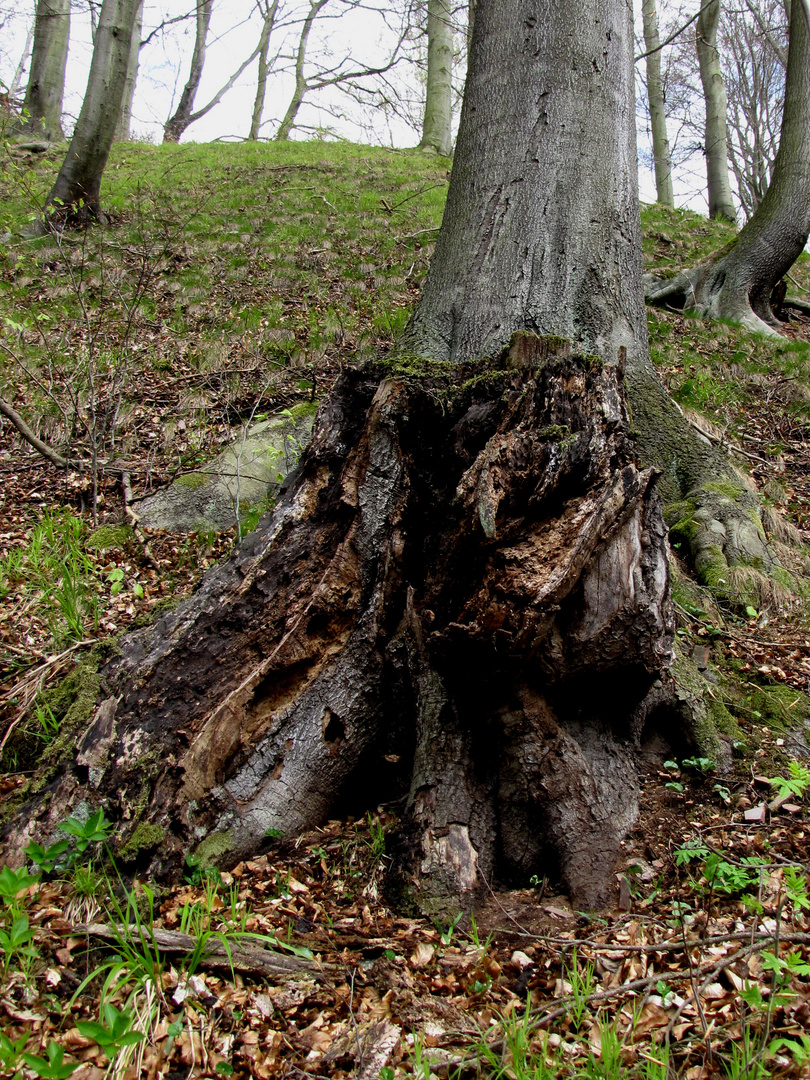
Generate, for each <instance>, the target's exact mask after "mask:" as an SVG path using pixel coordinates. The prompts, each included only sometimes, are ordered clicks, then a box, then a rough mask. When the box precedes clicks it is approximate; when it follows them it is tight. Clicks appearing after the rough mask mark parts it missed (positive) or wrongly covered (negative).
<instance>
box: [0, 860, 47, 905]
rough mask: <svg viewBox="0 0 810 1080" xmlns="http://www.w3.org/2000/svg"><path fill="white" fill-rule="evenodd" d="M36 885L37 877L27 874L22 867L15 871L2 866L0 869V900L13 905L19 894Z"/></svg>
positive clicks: (36, 875)
mask: <svg viewBox="0 0 810 1080" xmlns="http://www.w3.org/2000/svg"><path fill="white" fill-rule="evenodd" d="M37 884H39V875H38V874H29V873H28V871H27V870H26V868H25V867H24V866H21V867H19V868H18V869H17V870H12V869H11V867H10V866H4V867H2V869H0V900H3V901H4V902H5V903H6V904H9V905H13V904H14V903H16V901H17V898H18V897H19V895H20V893H23V892H26V891H27V890H28V889H30V888H31V886H32V885H37Z"/></svg>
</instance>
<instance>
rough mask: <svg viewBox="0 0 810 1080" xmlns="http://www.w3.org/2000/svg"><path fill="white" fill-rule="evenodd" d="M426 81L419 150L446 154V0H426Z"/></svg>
mask: <svg viewBox="0 0 810 1080" xmlns="http://www.w3.org/2000/svg"><path fill="white" fill-rule="evenodd" d="M427 39H428V58H427V84H426V87H425V115H424V119H423V121H422V140H421V142H420V143H419V149H420V150H428V151H430V152H432V153H436V154H443V155H444V156H445V157H449V156H450V154H451V153H452V151H453V137H452V105H453V16H452V6H451V4H450V2H449V0H428V5H427Z"/></svg>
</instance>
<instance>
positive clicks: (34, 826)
mask: <svg viewBox="0 0 810 1080" xmlns="http://www.w3.org/2000/svg"><path fill="white" fill-rule="evenodd" d="M555 353H557V355H555ZM671 633H672V629H671V626H670V622H669V614H668V578H667V561H666V550H665V536H664V527H663V524H662V520H661V514H660V507H659V503H658V499H657V496H656V494H655V490H654V479H653V474H652V472H651V471H649V470H647V471H645V470H641V469H639V468H638V467H637V465H636V464H635V461H634V454H633V450H632V446H631V444H630V442H629V440H628V437H627V415H626V411H625V406H624V397H623V385H622V373H621V369H620V367H619V366H618V365H617V364H616V363H608V364H605V363H602V362H601V361H600V360H599V359H598V358H596V357H593V356H590V357H587V358H582V357H577V356H572V355H569V350H568V348H567V347H566V346H564V345H561V344H560V343H559V342H558V341H556V340H554V339H552V340H551V341H549V340H548V339H543V338H535V337H531V336H526V335H519V336H518V337H517V338H516V339H515V342H514V343H513V346H512V348H511V350H510V351H509V352H508V353H507V354H506V355H504V356H503V357H502V358H501V359H500V360H499V361H497V362H495V363H491V364H489V365H480V364H479V365H464V366H462V367H460V368H458V369H457V370H456V371H454V372H452V374H448V375H435V376H430V375H429V374H425V375H423V376H422V377H419V378H409V377H406V376H404V375H396V374H393V375H392V376H391V377H388V378H382V379H381V378H380V377H379V373H375V372H374V370H373V369H372V370H367V371H364V372H349V373H347V374H346V375H344V376H343V377H342V379H341V381H340V383H339V384H338V387H337V389H336V391H335V393H334V395H333V397H332V399H331V400H330V402H329V404H328V405H327V406H325V407H324V408H323V409H322V410H321V412H320V414H319V417H318V420H317V422H316V428H315V434H314V439H313V442H312V445H311V447H310V449H309V450H308V452H307V453H306V455H305V458H304V460H303V464H302V467H301V470H300V473H299V476H298V478H297V480H296V481H295V482H294V485H293V488H292V490H291V492H290V494H289V496H288V497H287V499H286V501H285V502H284V503H283V505H281V506H280V507H279V508H278V509H277V510H276V512H275V513H274V514H273V515H272V517H270V518H268V519H266V520H265V522H264V523H263V525H262V526H261V527H260V529H259V530H258V531H257V532H256V533H254V534H253V535H251V536H249V537H247V538H246V539H245V541H244V542H243V543H242V545H241V547H240V548H239V550H238V551H237V553H236V554H235V555H234V556H233V557H232V559H231V560H230V561H229V562H227V563H225V564H224V565H223V566H221V567H219V568H217V569H216V570H214V571H212V572H211V573H209V574H208V575H207V577H206V578H205V580H204V582H203V585H202V587H201V589H200V590H199V592H198V593H197V594H196V595H195V596H193V597H192V598H191V599H189V600H187V601H186V602H184V603H183V604H182V605H180V607H179V608H178V609H177V610H176V611H175V612H174V613H172V614H171V615H168V616H166V617H164V618H163V619H162V620H161V621H160V622H159V623H158V625H157V626H156V628H154V629H150V630H148V631H144V632H141V633H140V634H136V635H131V636H129V637H128V638H126V639H125V640H124V641H123V643H122V655H121V657H120V658H119V659H117V660H115V661H114V662H113V663H112V664H111V665H109V666H108V668H107V669H106V671H105V672H104V673H103V679H104V683H105V686H106V694H107V696H106V699H105V701H104V702H103V703H102V704H101V705H100V707H99V709H98V712H97V715H96V719H95V721H94V722H93V724H92V726H91V727H90V729H89V731H88V732H87V734H86V735H85V737H84V739H83V741H82V742H81V745H80V747H79V753H78V756H77V759H76V765H75V767H73V768H72V769H71V770H70V771H69V772H68V773H67V774H66V775H64V776H63V777H62V779H61V780H60V782H59V783H58V784H57V785H56V786H55V787H53V788H51V790H50V791H49V796H48V798H49V801H48V803H47V805H43V807H42V811H41V812H42V814H44V819H40V815H39V814H38V813H36V812H32V811H31V809H30V808H29V811H28V812H27V814H26V821H25V823H24V824H18V831H17V833H16V835H15V837H14V841H15V844H16V847H17V848H19V847H21V846H22V844H23V843H24V842H25V841H26V839H27V838H28V836H29V835H30V834H32V832H36V833H37V834H41V833H42V831H43V830H45V831H47V829H48V828H49V827H53V826H55V825H56V824H57V822H58V821H59V820H61V817H62V816H64V814H65V813H66V812H67V811H68V809H69V808H70V807H72V806H74V805H75V804H76V802H78V801H80V800H82V799H86V800H88V801H89V802H90V803H91V804H93V805H95V804H97V803H98V802H101V803H102V804H103V805H105V806H106V807H107V808H108V814H109V815H110V816H111V817H113V818H115V819H116V820H118V821H119V822H120V823H121V825H120V840H121V844H122V845H123V846H126V844H127V843H128V842H129V844H130V850H134V849H135V848H137V847H138V846H143V847H144V848H145V849H146V851H147V853H148V855H149V857H150V859H151V862H152V865H153V868H154V869H155V870H158V871H164V872H165V871H168V870H171V869H172V868H177V867H178V866H182V863H183V855H184V853H186V852H188V851H191V850H193V849H195V848H197V847H198V846H199V845H200V842H201V840H202V849H201V850H202V852H203V853H205V854H207V855H209V856H210V855H211V854H212V853H213V854H215V856H216V858H217V860H218V861H219V862H220V863H221V864H224V863H227V861H228V860H229V859H230V860H232V859H236V858H238V857H244V856H247V855H250V854H252V853H254V852H255V851H256V850H257V849H258V848H260V847H261V845H262V843H263V839H264V837H265V835H266V834H267V832H268V830H271V832H272V833H273V834H274V835H275V834H276V833H280V834H282V835H284V836H289V837H291V836H294V835H296V834H297V833H299V832H300V831H301V830H302V829H305V828H307V827H308V826H312V825H315V824H317V823H318V822H320V821H322V820H323V819H324V817H325V816H326V815H327V814H328V813H329V812H330V810H332V809H334V807H335V806H336V805H338V804H339V803H340V802H341V800H342V799H346V798H348V797H351V798H352V799H353V802H354V805H355V806H362V805H364V804H365V805H375V804H376V802H377V801H379V800H380V799H386V798H387V799H390V798H393V797H395V796H397V795H406V796H407V798H406V802H405V812H404V817H403V830H402V834H401V836H400V838H399V842H398V847H397V851H398V854H397V857H396V859H395V879H396V882H395V884H397V887H398V889H399V891H400V892H402V891H403V890H404V891H406V892H407V893H409V894H410V897H411V899H412V900H414V901H415V902H416V903H418V904H419V906H421V907H422V908H423V909H424V910H428V911H430V910H434V911H435V910H437V909H441V908H442V907H448V908H453V909H455V910H457V909H458V905H459V903H461V904H464V903H469V902H470V901H471V899H472V898H473V896H474V895H475V894H476V893H477V892H479V891H480V889H481V887H482V884H483V882H484V881H487V880H489V879H490V878H491V877H492V876H493V875H496V874H498V875H500V876H506V877H509V878H515V879H517V880H520V881H523V882H527V881H528V879H529V876H530V875H531V874H532V873H538V874H543V873H550V874H551V875H552V876H554V875H556V874H557V873H560V874H561V875H562V878H563V880H564V882H565V883H566V885H567V886H568V888H569V889H570V891H571V893H572V896H573V898H574V900H575V902H576V903H577V904H579V905H580V906H583V907H589V906H592V905H594V904H597V903H599V902H601V901H604V900H605V899H606V898H607V896H608V894H609V888H610V875H611V872H612V870H613V867H614V864H615V860H616V857H617V855H618V853H619V843H620V840H621V838H622V836H623V835H624V833H625V832H626V830H627V828H628V827H629V826H630V825H631V824H632V822H633V820H634V818H635V814H636V809H637V806H636V800H637V787H638V781H637V775H636V764H635V762H636V760H637V756H638V750H639V745H640V741H641V740H642V739H643V738H644V733H645V725H648V724H649V723H654V724H656V725H657V727H658V728H659V729H661V728H662V726H663V728H666V724H667V723H670V724H671V725H672V726H673V732H672V739H673V740H674V741H676V740H678V739H681V738H682V735H681V733H680V732H679V731H677V730H676V727H675V724H674V720H673V719H672V717H670V718H669V720H667V714H666V713H665V712H663V711H662V709H663V708H664V706H663V702H664V700H665V697H666V694H665V692H664V690H663V688H662V683H661V681H660V680H661V676H662V673H663V672H664V670H665V668H666V666H667V663H668V660H669V656H670V646H671V641H672V638H671ZM659 734H660V731H659ZM133 807H138V808H139V811H138V814H137V816H136V815H135V814H133ZM128 818H129V820H128ZM145 823H147V824H148V825H149V826H151V827H152V831H151V832H150V831H149V830H148V829H145V827H144V826H145ZM203 838H205V839H203Z"/></svg>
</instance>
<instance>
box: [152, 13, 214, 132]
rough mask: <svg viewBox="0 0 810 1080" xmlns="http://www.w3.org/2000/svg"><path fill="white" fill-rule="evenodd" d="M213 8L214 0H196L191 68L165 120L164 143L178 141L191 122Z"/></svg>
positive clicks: (203, 65)
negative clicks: (173, 107) (175, 106)
mask: <svg viewBox="0 0 810 1080" xmlns="http://www.w3.org/2000/svg"><path fill="white" fill-rule="evenodd" d="M213 9H214V0H198V3H197V19H196V33H195V35H194V51H193V53H192V54H191V68H190V70H189V73H188V79H187V80H186V85H185V86H184V87H183V93H182V94H181V95H180V101H179V102H178V105H177V108H176V109H175V111H174V113H173V114H172V115H171V116H170V117H169V119H168V120H167V121H166V126H165V127H164V128H163V141H164V142H165V143H167V142H168V143H176V142H180V136H181V135H182V134H183V132H184V131H185V130H186V128H187V127H188V126H189V124H190V123H191V115H192V113H193V111H194V99H195V97H196V96H197V90H198V89H199V86H200V80H201V79H202V73H203V68H204V67H205V51H206V45H207V42H208V28H209V26H210V25H211V14H212V12H213Z"/></svg>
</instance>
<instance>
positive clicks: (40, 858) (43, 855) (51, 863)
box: [25, 840, 70, 874]
mask: <svg viewBox="0 0 810 1080" xmlns="http://www.w3.org/2000/svg"><path fill="white" fill-rule="evenodd" d="M69 847H70V841H69V840H57V841H56V843H55V844H49V845H48V847H46V848H44V847H42V845H41V844H37V843H34V842H32V843H30V844H29V845H28V847H27V848H26V849H25V854H26V856H27V857H28V858H29V859H30V860H31V862H32V863H33V864H34V866H36V867H37V869H38V870H39V871H40V872H41V873H43V874H50V873H51V871H52V870H53V868H54V867H55V866H56V865H57V863H58V861H59V858H60V856H62V855H64V854H65V852H66V851H67V850H68V848H69Z"/></svg>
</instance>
